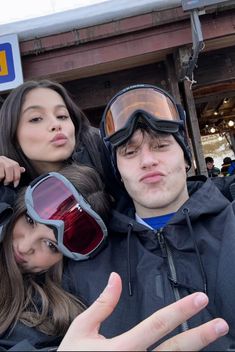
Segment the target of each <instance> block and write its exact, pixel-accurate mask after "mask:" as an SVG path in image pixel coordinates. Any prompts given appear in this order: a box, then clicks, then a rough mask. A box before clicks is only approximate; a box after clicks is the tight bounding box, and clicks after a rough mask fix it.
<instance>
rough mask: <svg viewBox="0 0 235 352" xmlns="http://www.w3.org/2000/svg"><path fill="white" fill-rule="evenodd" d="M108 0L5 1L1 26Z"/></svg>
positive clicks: (0, 21)
mask: <svg viewBox="0 0 235 352" xmlns="http://www.w3.org/2000/svg"><path fill="white" fill-rule="evenodd" d="M104 1H108V0H5V1H4V5H3V6H2V8H1V11H0V24H6V23H10V22H15V21H23V20H24V19H29V18H35V17H40V16H45V15H49V14H51V13H55V12H60V11H66V10H70V9H73V8H78V7H82V6H87V5H92V4H97V3H99V2H104Z"/></svg>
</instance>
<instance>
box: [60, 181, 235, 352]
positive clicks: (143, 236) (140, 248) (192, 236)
mask: <svg viewBox="0 0 235 352" xmlns="http://www.w3.org/2000/svg"><path fill="white" fill-rule="evenodd" d="M196 188H198V189H197V190H196V191H195V192H193V191H192V195H191V196H190V199H189V200H188V201H187V202H186V203H185V204H184V205H183V206H182V207H181V208H180V209H179V210H178V212H177V213H176V214H175V216H174V217H173V218H172V219H171V221H170V222H169V224H168V225H167V226H166V227H165V228H164V229H163V230H162V231H155V230H151V229H149V228H147V227H146V226H145V225H142V224H139V223H137V222H136V221H135V220H134V210H133V208H128V209H125V210H124V209H123V210H122V214H121V213H119V212H117V211H114V212H113V214H112V219H111V221H110V226H109V227H110V228H109V243H108V246H107V247H106V248H105V249H104V250H103V251H102V252H101V253H100V254H99V255H98V256H96V257H95V258H93V259H92V260H89V261H85V262H80V263H77V262H73V261H71V262H70V263H69V267H68V268H67V273H66V275H67V276H68V277H69V278H70V281H68V282H67V284H68V289H69V290H71V291H72V292H73V293H76V294H77V295H79V296H80V297H82V299H84V300H85V301H86V302H87V303H88V304H91V303H92V302H93V301H94V300H95V299H96V298H97V296H98V295H99V294H100V293H101V291H102V289H103V288H104V286H105V285H106V283H107V280H108V276H109V274H110V272H112V271H116V272H118V273H119V274H120V275H121V278H122V281H123V292H122V295H121V299H120V302H119V304H118V307H117V308H116V309H115V311H114V313H113V314H112V316H111V317H110V318H108V319H107V320H106V321H105V322H104V323H103V325H102V327H101V333H102V334H104V335H105V336H106V337H112V336H115V335H117V334H120V333H122V332H124V331H126V330H128V329H130V328H131V327H133V326H134V325H135V324H137V323H138V322H140V321H141V320H143V319H144V318H146V317H148V316H149V315H150V314H152V313H153V312H155V311H156V310H158V309H160V308H162V307H164V306H166V305H168V304H170V303H172V302H174V301H176V300H177V299H179V298H181V297H184V296H186V295H188V294H190V293H192V292H195V291H206V292H207V294H208V296H209V305H208V306H207V307H206V308H205V309H204V310H203V311H202V312H200V313H199V314H197V316H195V317H193V318H192V319H190V320H189V321H188V322H187V324H184V325H183V326H181V327H180V328H179V329H177V330H176V331H174V332H173V335H174V334H176V333H178V332H180V331H182V330H185V329H188V328H192V327H195V326H198V325H199V324H201V323H204V322H206V321H208V320H210V319H212V318H214V317H223V318H224V319H225V320H226V321H227V322H228V324H229V326H230V333H229V335H227V336H225V337H222V338H220V339H219V340H218V341H216V342H214V343H213V344H211V345H210V346H208V347H207V348H206V350H213V351H215V350H227V349H231V348H233V347H234V344H235V299H234V297H235V216H234V211H233V206H232V203H230V202H229V201H228V199H226V198H225V197H224V196H223V195H222V194H221V193H220V192H219V190H218V188H217V187H216V186H215V185H214V184H213V182H212V181H211V180H210V179H208V180H206V181H205V182H204V183H203V182H201V185H199V184H198V185H197V187H196ZM124 214H125V215H124ZM128 248H129V250H128ZM171 335H172V334H171ZM171 335H169V336H171Z"/></svg>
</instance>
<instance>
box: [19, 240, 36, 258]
mask: <svg viewBox="0 0 235 352" xmlns="http://www.w3.org/2000/svg"><path fill="white" fill-rule="evenodd" d="M17 249H18V252H19V254H22V255H26V254H33V253H34V251H35V248H34V245H33V241H32V240H30V239H29V237H28V236H24V237H23V238H21V239H20V241H19V242H18V246H17Z"/></svg>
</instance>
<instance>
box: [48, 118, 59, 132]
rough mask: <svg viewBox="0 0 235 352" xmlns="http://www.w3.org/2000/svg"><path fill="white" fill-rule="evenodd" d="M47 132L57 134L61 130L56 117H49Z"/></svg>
mask: <svg viewBox="0 0 235 352" xmlns="http://www.w3.org/2000/svg"><path fill="white" fill-rule="evenodd" d="M49 130H50V131H51V132H57V131H60V130H61V122H60V120H58V119H57V118H56V117H54V116H53V117H51V120H50V124H49Z"/></svg>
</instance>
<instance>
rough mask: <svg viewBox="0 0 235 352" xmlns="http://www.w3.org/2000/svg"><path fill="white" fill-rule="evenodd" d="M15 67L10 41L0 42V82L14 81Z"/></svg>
mask: <svg viewBox="0 0 235 352" xmlns="http://www.w3.org/2000/svg"><path fill="white" fill-rule="evenodd" d="M14 79H15V68H14V62H13V54H12V47H11V45H10V43H5V44H0V83H6V82H10V81H14Z"/></svg>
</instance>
